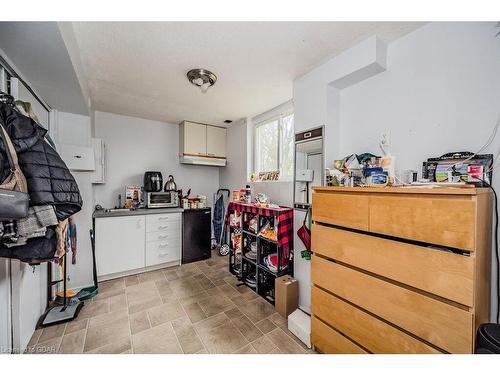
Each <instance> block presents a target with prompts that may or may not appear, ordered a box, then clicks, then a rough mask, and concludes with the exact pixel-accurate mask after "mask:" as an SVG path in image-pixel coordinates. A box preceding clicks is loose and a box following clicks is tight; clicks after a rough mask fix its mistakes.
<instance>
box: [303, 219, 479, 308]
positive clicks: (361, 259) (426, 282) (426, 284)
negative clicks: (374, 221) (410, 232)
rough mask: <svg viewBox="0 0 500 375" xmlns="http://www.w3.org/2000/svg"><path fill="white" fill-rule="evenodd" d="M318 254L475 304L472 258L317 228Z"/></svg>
mask: <svg viewBox="0 0 500 375" xmlns="http://www.w3.org/2000/svg"><path fill="white" fill-rule="evenodd" d="M312 249H313V251H314V252H315V253H316V254H321V255H324V256H326V257H328V258H331V259H335V260H338V261H340V262H342V263H346V264H348V265H352V266H355V267H357V268H360V269H363V270H366V271H369V272H372V273H375V274H377V275H381V276H384V277H387V278H389V279H392V280H395V281H398V282H400V283H403V284H406V285H409V286H412V287H414V288H417V289H421V290H424V291H426V292H429V293H432V294H436V295H438V296H440V297H444V298H447V299H450V300H452V301H455V302H458V303H461V304H463V305H467V306H473V304H474V293H473V290H474V287H473V280H474V274H473V269H474V268H473V267H474V259H473V258H472V257H470V256H465V255H459V254H454V253H449V252H446V251H441V250H436V249H429V248H426V247H423V246H415V245H411V244H407V243H404V242H398V241H392V240H387V239H383V238H378V237H374V236H369V235H365V234H359V233H354V232H350V231H346V230H341V229H336V228H330V227H326V226H323V225H316V224H314V225H313V227H312Z"/></svg>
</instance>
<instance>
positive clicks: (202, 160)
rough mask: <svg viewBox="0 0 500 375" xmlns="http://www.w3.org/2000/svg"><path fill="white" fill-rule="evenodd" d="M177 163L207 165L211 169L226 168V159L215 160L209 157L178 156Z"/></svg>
mask: <svg viewBox="0 0 500 375" xmlns="http://www.w3.org/2000/svg"><path fill="white" fill-rule="evenodd" d="M179 161H180V162H181V163H182V164H195V165H209V166H212V167H225V166H226V158H217V157H210V156H198V155H186V154H180V155H179Z"/></svg>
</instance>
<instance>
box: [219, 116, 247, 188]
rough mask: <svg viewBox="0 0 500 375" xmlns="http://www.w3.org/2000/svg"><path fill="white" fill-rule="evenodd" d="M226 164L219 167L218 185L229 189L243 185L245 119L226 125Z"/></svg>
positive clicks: (245, 163) (245, 154) (245, 140)
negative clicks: (223, 166)
mask: <svg viewBox="0 0 500 375" xmlns="http://www.w3.org/2000/svg"><path fill="white" fill-rule="evenodd" d="M226 155H227V164H226V167H225V168H221V169H220V175H219V180H220V183H219V184H220V187H221V188H223V189H229V190H231V191H233V190H236V189H241V188H242V187H245V184H246V181H247V180H248V176H247V120H246V119H242V120H240V121H238V122H235V123H233V124H231V125H230V126H228V128H227V133H226Z"/></svg>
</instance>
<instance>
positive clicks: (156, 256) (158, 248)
mask: <svg viewBox="0 0 500 375" xmlns="http://www.w3.org/2000/svg"><path fill="white" fill-rule="evenodd" d="M180 259H181V245H180V241H179V240H175V241H168V240H167V241H156V242H148V243H146V267H149V266H154V265H156V264H161V263H167V262H175V261H178V260H180Z"/></svg>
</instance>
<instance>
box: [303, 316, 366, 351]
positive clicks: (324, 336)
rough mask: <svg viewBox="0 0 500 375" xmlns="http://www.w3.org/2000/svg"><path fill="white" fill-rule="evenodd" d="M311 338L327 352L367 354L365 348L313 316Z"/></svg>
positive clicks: (318, 346) (319, 347) (316, 346)
mask: <svg viewBox="0 0 500 375" xmlns="http://www.w3.org/2000/svg"><path fill="white" fill-rule="evenodd" d="M311 338H312V343H313V345H314V346H315V348H316V349H317V350H319V351H320V352H321V353H325V354H367V352H366V351H365V350H363V349H362V348H361V347H359V346H358V345H356V344H355V343H353V342H352V341H350V340H349V339H347V338H345V337H344V336H342V335H341V334H340V333H338V332H337V331H335V330H334V329H332V328H330V327H328V325H326V324H325V323H323V322H322V321H320V320H318V319H317V318H316V317H314V316H313V317H312V318H311Z"/></svg>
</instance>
